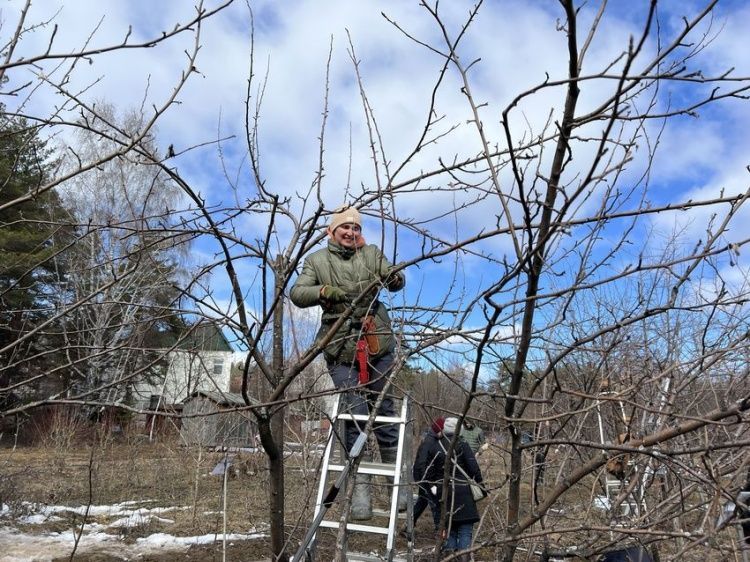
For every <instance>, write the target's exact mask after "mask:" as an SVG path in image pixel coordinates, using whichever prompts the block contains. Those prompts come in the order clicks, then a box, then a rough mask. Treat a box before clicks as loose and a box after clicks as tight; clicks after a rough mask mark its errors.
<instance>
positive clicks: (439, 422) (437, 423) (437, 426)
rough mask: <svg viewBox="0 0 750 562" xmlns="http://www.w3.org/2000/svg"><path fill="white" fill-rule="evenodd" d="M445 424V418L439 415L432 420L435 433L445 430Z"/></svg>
mask: <svg viewBox="0 0 750 562" xmlns="http://www.w3.org/2000/svg"><path fill="white" fill-rule="evenodd" d="M444 425H445V418H444V417H442V416H441V417H439V418H435V419H434V420H432V432H433V433H442V432H443V426H444Z"/></svg>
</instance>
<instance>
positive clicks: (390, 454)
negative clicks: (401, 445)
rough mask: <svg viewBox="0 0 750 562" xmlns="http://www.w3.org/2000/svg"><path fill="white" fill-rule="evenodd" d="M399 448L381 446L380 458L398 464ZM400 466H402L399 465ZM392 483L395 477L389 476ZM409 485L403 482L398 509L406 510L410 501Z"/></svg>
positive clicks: (391, 483)
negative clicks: (397, 454)
mask: <svg viewBox="0 0 750 562" xmlns="http://www.w3.org/2000/svg"><path fill="white" fill-rule="evenodd" d="M397 452H398V449H397V448H396V447H381V448H380V460H381V461H383V462H384V463H389V464H396V453H397ZM398 468H400V467H398ZM388 481H389V482H390V485H391V486H393V478H391V477H390V476H389V477H388ZM408 488H409V487H408V486H406V482H402V485H401V486H399V489H398V510H399V511H406V503H407V501H408V494H409V489H408Z"/></svg>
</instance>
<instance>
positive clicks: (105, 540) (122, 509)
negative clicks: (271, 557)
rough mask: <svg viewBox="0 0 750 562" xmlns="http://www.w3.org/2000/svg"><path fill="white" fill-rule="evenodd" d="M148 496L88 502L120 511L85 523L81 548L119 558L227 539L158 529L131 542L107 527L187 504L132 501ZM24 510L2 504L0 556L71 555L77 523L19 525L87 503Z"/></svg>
mask: <svg viewBox="0 0 750 562" xmlns="http://www.w3.org/2000/svg"><path fill="white" fill-rule="evenodd" d="M143 503H148V502H145V501H144V502H139V501H128V502H122V503H119V504H115V505H97V506H89V508H88V516H89V517H100V518H111V517H117V519H114V520H113V521H110V522H109V523H106V524H100V523H95V522H89V523H87V524H86V525H85V526H84V531H83V534H82V535H81V537H80V539H79V542H78V546H77V548H76V553H78V554H92V553H98V554H102V555H108V556H111V557H113V558H115V559H120V560H128V559H133V558H135V557H138V556H143V555H146V554H157V553H164V552H182V551H185V550H187V549H188V548H189V547H190V546H191V545H197V544H208V543H212V542H221V541H223V540H224V539H225V537H224V536H223V535H222V534H220V533H219V534H210V535H200V536H197V537H176V536H174V535H170V534H168V533H154V534H152V535H150V536H148V537H143V538H139V539H137V540H136V542H135V543H126V542H125V541H124V540H123V537H122V536H121V535H120V534H112V533H108V532H106V531H107V530H108V529H121V528H133V527H139V526H144V525H147V524H149V523H151V522H158V523H161V524H165V525H169V524H171V523H174V521H173V520H171V519H165V518H162V517H159V516H158V514H163V513H167V512H170V511H177V510H185V509H189V508H187V507H156V508H151V509H149V508H144V507H136V508H135V509H132V508H131V507H132V506H137V505H138V504H143ZM23 508H24V509H23V511H24V512H25V513H24V515H21V516H19V517H17V518H15V519H13V518H12V511H11V509H10V508H9V507H8V506H7V505H2V506H1V507H0V518H1V519H3V523H4V525H3V526H2V527H0V553H1V554H0V562H29V561H39V562H48V561H51V560H53V559H55V558H60V557H64V556H70V553H71V552H72V551H73V548H74V547H75V542H76V536H77V535H78V530H77V529H71V530H68V531H63V532H60V533H56V532H45V533H26V532H21V531H19V530H18V529H17V528H16V525H19V524H24V525H28V524H32V525H35V524H43V523H48V522H50V521H61V520H63V518H61V517H59V516H58V515H56V514H58V513H66V512H67V513H75V514H78V515H83V514H84V513H86V512H87V511H86V506H79V507H70V506H45V505H39V504H31V503H27V504H24V505H23ZM265 536H266V533H263V532H260V531H258V530H256V529H252V530H251V531H250V532H249V533H246V534H244V533H234V534H228V535H226V540H227V541H239V540H252V539H257V538H262V537H265Z"/></svg>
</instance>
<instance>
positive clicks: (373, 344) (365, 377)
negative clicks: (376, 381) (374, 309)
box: [356, 316, 380, 384]
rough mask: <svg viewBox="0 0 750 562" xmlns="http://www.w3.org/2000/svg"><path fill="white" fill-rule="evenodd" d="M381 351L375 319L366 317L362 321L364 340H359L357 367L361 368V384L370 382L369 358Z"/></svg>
mask: <svg viewBox="0 0 750 562" xmlns="http://www.w3.org/2000/svg"><path fill="white" fill-rule="evenodd" d="M379 351H380V342H379V341H378V336H377V335H376V334H375V317H374V316H365V318H364V320H363V321H362V338H361V339H359V340H357V352H356V358H357V365H358V367H359V384H367V383H368V382H370V373H369V372H368V371H367V358H368V357H369V356H370V355H375V354H376V353H378V352H379Z"/></svg>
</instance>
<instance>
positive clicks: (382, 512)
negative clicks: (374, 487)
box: [372, 507, 406, 519]
mask: <svg viewBox="0 0 750 562" xmlns="http://www.w3.org/2000/svg"><path fill="white" fill-rule="evenodd" d="M372 516H373V517H390V516H391V512H390V510H388V509H376V508H374V507H373V508H372ZM397 517H398V519H406V510H404V511H399V512H398V515H397Z"/></svg>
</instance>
